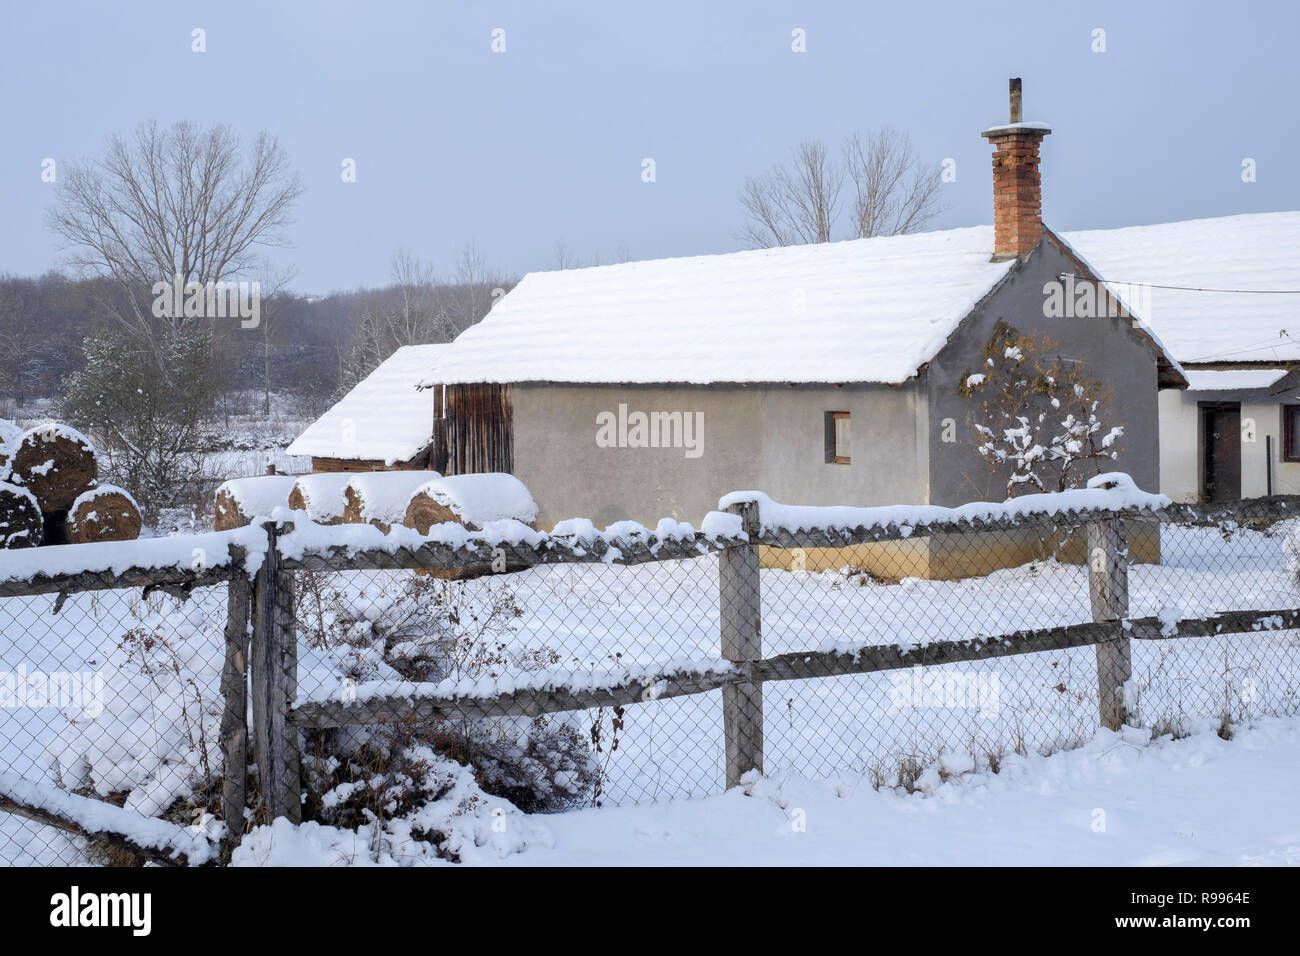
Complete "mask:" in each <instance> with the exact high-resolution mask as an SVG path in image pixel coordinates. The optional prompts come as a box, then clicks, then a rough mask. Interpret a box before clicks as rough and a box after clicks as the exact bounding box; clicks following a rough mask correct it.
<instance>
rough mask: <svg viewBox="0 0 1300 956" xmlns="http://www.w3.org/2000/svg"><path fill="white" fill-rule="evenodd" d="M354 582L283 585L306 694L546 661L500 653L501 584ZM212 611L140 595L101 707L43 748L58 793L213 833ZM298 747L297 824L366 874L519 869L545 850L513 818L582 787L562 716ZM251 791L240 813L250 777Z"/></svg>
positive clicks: (334, 736) (540, 655) (209, 602)
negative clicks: (468, 861)
mask: <svg viewBox="0 0 1300 956" xmlns="http://www.w3.org/2000/svg"><path fill="white" fill-rule="evenodd" d="M357 577H358V576H350V575H310V574H299V575H296V576H295V580H296V582H297V586H296V589H295V590H296V592H297V600H298V622H299V659H300V684H301V685H302V686H303V688H304V690H313V689H315V688H313V687H312V682H316V683H317V684H320V685H321V686H326V685H342V684H343V682H344V681H345V680H355V681H358V682H360V681H365V680H374V679H378V680H417V681H439V680H446V679H452V680H456V679H470V680H474V679H479V678H484V677H493V676H499V675H501V674H504V673H505V672H506V671H507V670H514V671H518V670H520V669H535V668H538V667H544V666H548V665H551V664H554V663H556V662H557V661H558V655H556V654H555V652H554V651H551V650H548V649H546V648H537V647H526V646H524V645H522V644H521V643H520V642H519V641H518V640H516V639H515V631H516V630H517V627H518V619H519V618H520V617H521V615H522V614H523V610H522V608H521V607H520V605H519V603H518V600H517V596H516V593H515V590H514V588H513V587H512V586H511V585H510V584H509V582H507V581H505V580H500V581H497V580H493V581H473V582H450V581H444V580H440V579H436V578H432V577H429V576H427V575H422V574H418V573H406V572H397V573H391V572H390V573H385V574H384V575H381V576H377V577H373V578H370V579H369V580H368V583H367V584H366V585H365V586H364V587H357V586H355V584H356V579H357ZM224 598H225V595H224V593H223V592H221V591H218V590H205V591H203V592H200V593H198V594H196V595H195V596H194V597H193V598H192V599H191V600H189V601H187V602H181V601H179V600H177V599H175V598H172V597H169V596H163V595H155V596H154V597H152V598H151V599H149V600H147V601H141V602H138V603H136V604H135V605H134V609H133V613H134V618H135V619H134V620H132V621H128V622H125V623H124V627H125V630H124V632H123V633H122V636H121V638H120V639H119V640H118V642H117V644H116V645H115V646H114V647H113V649H112V651H111V653H110V654H109V655H108V656H107V657H106V659H105V660H104V661H103V664H102V665H101V667H100V672H101V673H102V674H103V678H104V680H103V695H102V700H100V701H99V702H98V703H97V704H96V706H95V707H93V708H83V709H82V710H79V711H69V712H68V713H67V714H66V715H65V716H66V723H65V725H64V726H63V727H62V728H61V729H60V731H59V733H58V734H57V735H56V737H55V739H54V740H53V742H52V743H51V745H50V747H49V750H48V753H49V758H50V763H51V766H52V772H53V777H54V782H55V783H56V784H57V785H58V786H60V787H63V788H65V789H68V790H72V791H74V792H77V793H81V794H85V795H88V796H95V797H98V798H100V799H104V800H107V801H110V802H112V803H115V804H117V805H119V806H125V807H127V808H128V809H131V810H135V811H137V812H139V813H142V814H146V815H148V816H156V817H163V818H166V819H170V820H173V821H175V822H179V823H184V824H186V825H192V824H195V823H196V822H197V823H202V824H203V825H205V826H208V828H209V830H210V832H213V833H215V832H216V831H217V830H218V829H220V827H221V824H220V823H219V822H217V821H219V820H220V819H221V817H222V812H221V806H220V799H221V771H222V756H221V745H220V738H219V731H220V722H221V715H222V710H223V699H222V696H221V688H220V681H221V670H222V665H223V662H224V647H225V642H224V638H223V634H222V631H223V627H224V623H225V615H224V613H223V612H224V610H225V600H224ZM302 747H303V771H304V777H303V784H304V796H305V804H304V810H305V815H306V817H307V819H309V820H313V821H316V822H317V823H319V824H323V825H325V826H327V827H332V828H341V829H342V830H343V831H358V832H360V831H362V830H364V831H365V832H366V833H368V834H370V838H371V839H373V841H375V843H374V846H375V848H376V850H375V852H376V854H377V856H376V858H379V857H380V856H382V855H383V854H387V855H388V856H390V857H392V858H394V859H401V860H412V859H418V858H420V857H421V856H441V857H444V858H451V859H460V858H463V857H464V855H465V853H467V852H468V853H471V854H472V853H473V852H474V851H475V848H479V849H483V848H486V849H487V850H488V851H490V852H494V853H500V854H502V855H504V854H506V853H509V852H517V851H519V850H521V849H523V848H524V847H525V846H527V845H528V844H529V843H530V842H533V841H535V840H536V839H537V837H536V834H537V833H539V832H542V830H541V829H539V828H538V827H536V826H533V825H532V824H530V823H528V821H527V820H526V819H525V818H524V816H523V814H524V813H528V812H534V811H550V810H559V809H564V808H568V807H571V806H575V805H579V804H581V803H584V802H586V801H587V800H588V799H589V798H590V795H591V792H592V791H593V789H594V785H595V780H596V775H597V771H596V765H595V761H594V759H593V756H592V753H591V748H590V745H589V744H588V742H587V740H586V736H585V734H584V733H583V732H581V731H580V730H579V729H578V726H577V724H576V721H575V720H574V719H573V718H569V717H563V716H560V717H556V716H545V717H537V718H528V717H499V718H477V719H473V720H451V719H431V720H423V721H403V722H400V723H396V724H383V725H376V726H369V727H354V728H348V729H345V730H337V731H311V732H304V734H303V738H302ZM250 786H251V787H252V789H253V791H254V793H253V795H252V802H254V803H255V802H256V787H257V778H256V774H254V775H253V777H252V779H251V781H250ZM205 814H206V816H205ZM262 822H264V821H262ZM340 839H341V838H340ZM367 845H369V844H367ZM381 850H382V852H381Z"/></svg>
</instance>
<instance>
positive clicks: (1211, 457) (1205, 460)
mask: <svg viewBox="0 0 1300 956" xmlns="http://www.w3.org/2000/svg"><path fill="white" fill-rule="evenodd" d="M1197 407H1198V410H1199V412H1200V421H1201V427H1200V432H1201V435H1200V456H1201V500H1203V501H1235V500H1236V499H1238V498H1240V497H1241V403H1240V402H1201V403H1200V404H1199V405H1198V406H1197Z"/></svg>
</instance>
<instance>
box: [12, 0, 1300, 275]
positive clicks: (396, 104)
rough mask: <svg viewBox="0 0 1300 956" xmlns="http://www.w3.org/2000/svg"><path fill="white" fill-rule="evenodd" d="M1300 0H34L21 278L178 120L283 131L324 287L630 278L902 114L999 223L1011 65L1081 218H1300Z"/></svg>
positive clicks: (1084, 223) (984, 215) (985, 217)
mask: <svg viewBox="0 0 1300 956" xmlns="http://www.w3.org/2000/svg"><path fill="white" fill-rule="evenodd" d="M1298 6H1300V5H1296V4H1293V3H1290V2H1282V0H1275V2H1268V3H1264V2H1257V3H1249V2H1247V3H1232V4H1229V3H1218V4H1207V3H1169V4H1165V3H1146V2H1143V3H1133V2H1129V3H1118V4H1086V5H1084V4H1071V5H1068V7H1067V5H1064V4H1056V3H1051V4H1048V3H1033V4H991V3H968V4H955V3H954V4H927V3H918V2H907V3H875V2H872V3H867V2H861V0H858V2H843V3H810V2H807V0H804V2H786V3H775V2H772V3H764V2H752V0H750V2H743V3H742V2H732V3H710V2H707V0H692V2H684V3H675V2H666V0H650V2H642V3H613V2H589V3H560V2H549V3H541V2H523V3H468V2H466V3H427V2H426V3H420V2H411V3H397V2H392V3H387V2H381V0H372V2H361V3H350V2H343V0H338V2H326V3H306V2H303V3H270V2H265V0H263V2H221V3H177V2H171V3H163V2H159V3H143V2H142V3H117V2H108V0H85V2H70V3H59V4H52V3H21V4H20V3H17V2H15V0H4V7H3V10H4V12H3V22H2V23H0V110H2V111H3V117H4V123H3V134H2V135H3V142H2V145H0V214H2V218H0V222H2V223H3V225H2V227H0V272H10V273H16V274H36V273H40V272H43V271H45V270H46V269H47V268H49V267H51V266H56V265H58V264H59V261H60V258H61V255H62V254H61V252H60V250H59V248H58V246H57V243H56V241H55V239H54V237H53V236H52V235H51V233H50V232H49V230H48V229H47V228H46V227H45V225H44V211H45V209H46V208H47V207H48V206H49V205H50V202H51V200H52V198H53V195H54V189H55V187H54V186H51V185H49V184H46V183H43V182H42V181H41V169H42V165H41V164H42V160H44V159H46V158H47V157H48V158H54V159H55V160H56V162H57V163H60V164H62V163H66V162H68V161H72V160H76V159H78V158H84V157H90V156H95V155H98V154H99V153H100V152H101V151H102V148H103V144H104V140H105V138H106V137H107V136H108V135H109V134H111V133H114V132H129V131H130V130H131V129H132V128H133V127H134V126H135V125H136V124H137V123H138V122H140V121H141V120H144V119H148V118H156V119H158V120H161V121H163V122H170V121H174V120H179V119H192V120H196V121H199V122H202V123H205V124H207V123H213V122H226V123H229V124H231V125H232V126H234V127H235V128H236V129H237V130H238V131H239V132H240V133H241V134H243V135H244V136H246V137H251V135H252V134H254V133H256V132H257V131H258V130H260V129H268V130H271V131H273V132H275V133H276V134H278V135H279V137H280V139H281V141H282V143H283V145H284V146H285V147H286V149H287V150H288V152H289V154H290V158H291V160H292V162H293V164H294V166H295V167H296V168H297V169H298V171H299V172H300V174H301V176H302V179H303V182H304V184H305V185H306V187H307V191H306V193H305V194H304V196H303V197H302V199H301V200H300V203H299V206H298V211H297V221H296V225H295V227H294V229H293V241H294V245H293V247H292V248H290V249H287V250H282V251H278V252H277V253H276V257H277V258H278V259H279V260H280V261H282V262H285V263H291V264H293V265H294V266H295V267H296V269H297V275H298V278H297V281H296V283H295V285H296V287H297V288H298V289H299V290H300V291H305V292H325V291H329V290H331V289H338V288H350V287H353V286H356V285H361V284H371V285H373V284H381V283H383V282H384V281H386V279H387V277H388V264H389V261H390V259H391V256H392V254H393V252H394V250H395V249H396V248H397V247H398V246H405V247H407V248H408V249H410V250H411V251H413V252H415V253H417V254H419V255H420V256H422V257H424V258H426V259H428V260H431V261H433V262H434V263H435V264H437V265H438V266H440V267H441V268H442V269H443V271H449V269H450V264H451V262H452V259H453V257H454V255H455V253H456V250H457V248H458V247H459V246H460V245H461V244H462V243H463V242H464V241H465V240H467V239H470V238H472V239H474V240H475V241H476V242H477V243H478V245H479V246H480V247H481V249H482V250H483V253H484V254H485V256H486V257H487V258H488V260H489V261H490V262H492V263H493V264H495V265H497V266H498V267H500V268H502V269H504V270H507V271H509V272H512V273H515V274H521V273H523V272H526V271H529V270H534V269H544V268H550V267H553V265H554V262H555V247H556V243H557V241H562V242H563V243H564V244H565V246H566V247H567V248H568V250H569V252H570V254H571V255H576V256H578V257H579V258H581V259H584V260H589V259H591V258H592V257H593V256H596V255H599V256H601V257H602V259H603V260H604V261H606V262H608V261H612V260H613V259H614V258H615V257H616V256H617V254H618V251H619V249H620V247H623V248H625V249H626V251H627V253H628V254H630V255H631V257H632V258H634V259H644V258H654V257H660V256H674V255H691V254H697V253H708V252H726V251H731V250H734V249H736V248H740V243H739V241H738V240H737V239H736V238H735V233H736V230H737V227H738V226H739V224H740V222H741V216H740V212H739V206H738V203H737V200H736V193H737V190H738V188H739V187H740V185H741V183H742V181H743V179H744V177H745V176H746V175H747V174H750V173H756V172H761V171H763V170H765V169H766V168H768V167H769V166H770V165H771V164H772V163H773V162H774V161H776V160H778V159H781V158H783V157H784V156H785V155H787V154H788V152H789V150H790V148H791V147H792V146H793V145H794V144H796V143H797V142H798V141H799V140H801V139H803V138H805V137H820V138H822V139H824V140H826V141H828V142H838V141H839V140H840V139H841V138H842V137H843V136H844V135H845V134H846V133H848V132H850V131H852V130H855V129H864V130H869V129H874V128H877V127H880V126H883V125H885V124H892V125H894V126H896V127H898V128H899V129H901V130H904V131H906V132H908V133H910V135H911V136H912V139H913V141H914V144H915V145H916V147H917V148H918V151H919V152H920V153H921V154H923V155H924V156H925V157H927V158H928V159H931V160H933V161H935V162H939V161H941V160H943V159H945V158H952V159H954V160H956V169H957V181H956V182H955V183H951V184H948V185H946V186H945V187H944V197H945V199H946V200H947V202H948V203H949V204H950V205H949V208H948V210H947V212H946V213H945V214H944V215H943V217H942V218H941V219H940V220H939V222H938V223H937V224H936V225H937V226H939V227H947V226H960V225H971V224H976V223H985V222H989V221H991V219H992V201H991V195H990V191H991V173H990V160H989V147H988V145H987V143H986V141H984V140H982V139H981V138H980V137H979V131H980V130H981V129H983V128H985V127H987V126H990V125H993V124H995V123H999V122H1003V121H1005V120H1006V117H1007V78H1008V77H1010V76H1020V77H1023V79H1024V84H1025V119H1026V120H1043V121H1046V122H1048V123H1050V124H1051V126H1052V129H1053V133H1052V135H1051V136H1050V137H1048V139H1047V140H1046V141H1045V143H1044V147H1043V152H1044V161H1043V181H1044V185H1043V195H1044V218H1045V219H1046V220H1047V222H1048V223H1049V225H1052V226H1054V227H1055V228H1057V229H1081V228H1091V227H1103V226H1119V225H1129V224H1138V223H1150V222H1161V221H1167V220H1171V219H1188V218H1196V217H1201V216H1219V215H1225V214H1230V213H1238V212H1258V211H1270V210H1284V209H1300V176H1298V175H1297V172H1300V121H1298V120H1297V114H1296V98H1297V95H1300V56H1297V53H1296V50H1295V42H1296V36H1297V35H1300V14H1298V13H1297V8H1298ZM1085 8H1086V11H1085ZM196 27H198V28H202V29H203V30H204V31H206V46H207V51H206V52H205V53H194V52H192V51H191V45H192V39H191V36H192V34H191V31H192V30H193V29H194V28H196ZM496 28H501V29H503V30H504V31H505V41H506V51H505V52H504V53H494V52H493V51H492V49H491V45H492V31H493V30H494V29H496ZM796 28H798V29H802V30H804V31H805V33H806V46H807V51H806V52H804V53H795V52H793V51H792V49H791V42H792V41H791V35H792V31H793V30H795V29H796ZM1096 28H1102V29H1104V30H1105V47H1106V49H1105V52H1104V53H1098V52H1093V49H1092V48H1093V46H1094V35H1093V31H1094V30H1095V29H1096ZM1247 157H1249V158H1253V159H1254V160H1255V161H1256V168H1257V181H1255V182H1253V183H1244V182H1242V176H1241V169H1242V166H1241V164H1242V160H1243V159H1244V158H1247ZM345 158H352V159H355V161H356V169H357V181H356V182H355V183H344V182H343V181H342V179H341V177H340V169H341V163H342V161H343V160H344V159H345ZM646 158H652V159H654V161H655V173H656V181H655V182H653V183H645V182H643V181H642V176H641V172H642V161H643V160H644V159H646Z"/></svg>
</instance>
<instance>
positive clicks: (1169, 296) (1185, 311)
mask: <svg viewBox="0 0 1300 956" xmlns="http://www.w3.org/2000/svg"><path fill="white" fill-rule="evenodd" d="M1065 239H1066V240H1067V241H1068V242H1069V243H1070V245H1071V246H1073V247H1074V248H1075V249H1077V250H1078V251H1079V253H1080V254H1081V255H1082V256H1084V257H1085V258H1086V259H1087V260H1088V262H1089V263H1091V264H1092V265H1093V267H1094V268H1096V269H1097V270H1098V271H1099V272H1100V273H1101V274H1102V275H1103V276H1104V277H1105V278H1106V279H1107V281H1108V283H1111V284H1113V285H1114V286H1118V287H1121V288H1133V289H1138V290H1140V293H1139V295H1138V296H1137V297H1139V298H1140V299H1141V300H1142V304H1141V306H1140V307H1138V308H1136V311H1137V312H1138V314H1139V315H1141V316H1142V318H1143V319H1144V320H1145V321H1147V322H1149V323H1150V325H1151V326H1152V328H1154V329H1155V330H1156V332H1157V333H1158V334H1159V336H1160V339H1161V341H1162V342H1164V344H1165V345H1166V347H1167V348H1168V349H1169V351H1170V353H1171V354H1172V355H1173V356H1174V358H1175V359H1177V360H1178V362H1179V363H1180V364H1181V365H1182V366H1183V368H1184V369H1185V370H1186V373H1187V374H1186V377H1187V380H1188V387H1187V389H1186V390H1182V391H1175V390H1170V391H1166V392H1162V393H1161V395H1160V490H1161V491H1162V492H1164V493H1165V494H1167V495H1169V496H1170V497H1171V498H1174V499H1175V500H1178V501H1198V500H1213V501H1219V500H1230V499H1234V498H1242V497H1245V498H1251V497H1256V496H1258V495H1265V494H1295V493H1297V492H1300V212H1276V213H1259V214H1254V215H1244V216H1225V217H1221V218H1216V219H1198V220H1192V221H1188V222H1170V223H1163V224H1160V225H1153V226H1133V227H1130V228H1125V229H1098V230H1090V231H1086V232H1071V233H1066V234H1065Z"/></svg>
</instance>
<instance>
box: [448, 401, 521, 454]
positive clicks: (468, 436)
mask: <svg viewBox="0 0 1300 956" xmlns="http://www.w3.org/2000/svg"><path fill="white" fill-rule="evenodd" d="M446 402H447V417H446V420H445V421H446V439H447V445H446V447H447V468H446V473H447V474H449V475H464V474H471V473H475V472H485V471H502V472H507V473H513V471H514V436H513V426H512V423H511V416H510V387H509V386H508V385H497V384H491V383H487V384H475V385H448V386H447V394H446Z"/></svg>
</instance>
